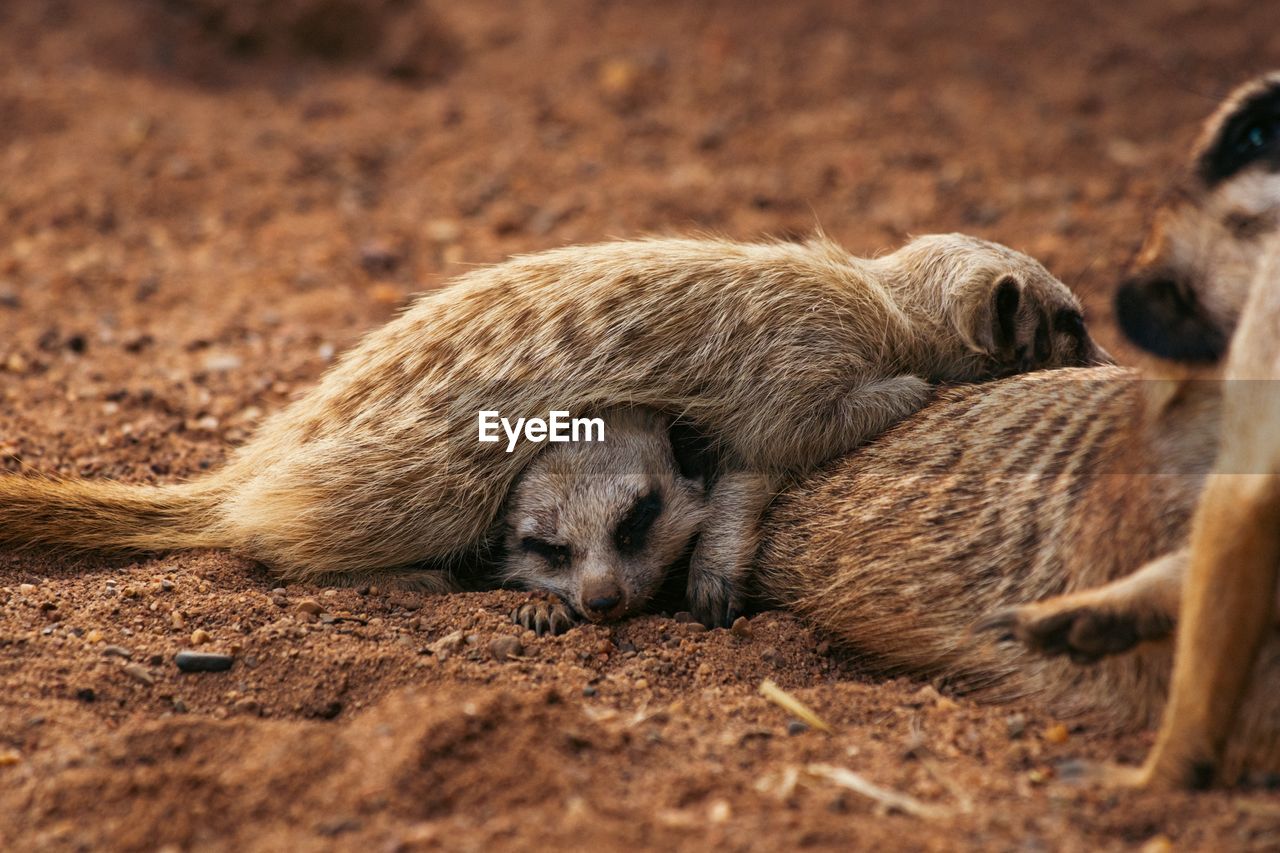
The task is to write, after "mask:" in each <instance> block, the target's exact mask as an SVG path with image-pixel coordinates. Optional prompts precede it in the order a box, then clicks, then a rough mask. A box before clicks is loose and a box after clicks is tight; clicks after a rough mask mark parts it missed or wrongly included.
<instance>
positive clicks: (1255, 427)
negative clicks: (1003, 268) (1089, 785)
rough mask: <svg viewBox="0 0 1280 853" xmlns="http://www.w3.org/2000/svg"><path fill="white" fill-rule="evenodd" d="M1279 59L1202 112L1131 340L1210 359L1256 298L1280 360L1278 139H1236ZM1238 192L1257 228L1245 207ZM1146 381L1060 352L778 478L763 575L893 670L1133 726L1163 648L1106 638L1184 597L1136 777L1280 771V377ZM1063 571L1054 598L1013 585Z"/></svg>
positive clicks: (1266, 346)
mask: <svg viewBox="0 0 1280 853" xmlns="http://www.w3.org/2000/svg"><path fill="white" fill-rule="evenodd" d="M1278 83H1280V78H1277V77H1275V76H1272V77H1270V78H1264V79H1263V80H1262V81H1260V82H1255V83H1253V84H1250V86H1247V87H1244V88H1243V89H1242V90H1241V91H1240V92H1239V93H1238V94H1237V95H1236V96H1235V97H1233V98H1232V99H1230V100H1229V101H1228V103H1227V105H1226V106H1225V107H1224V108H1223V109H1222V110H1220V111H1219V112H1218V113H1217V114H1215V116H1214V117H1213V118H1211V120H1210V122H1209V125H1208V127H1207V129H1206V132H1205V134H1204V136H1203V139H1202V141H1201V143H1200V144H1199V146H1198V147H1197V150H1196V152H1195V155H1194V157H1193V166H1192V169H1191V170H1189V175H1188V177H1187V179H1186V182H1185V183H1184V184H1183V185H1182V190H1181V191H1180V192H1179V193H1178V194H1177V196H1176V197H1175V199H1174V201H1173V202H1172V207H1170V208H1166V209H1165V210H1164V211H1162V212H1161V214H1160V215H1158V216H1157V217H1156V220H1155V222H1156V224H1155V226H1154V228H1155V230H1154V232H1153V235H1152V236H1151V237H1149V239H1148V241H1147V244H1146V249H1145V250H1144V251H1143V253H1141V255H1140V256H1139V259H1138V261H1137V265H1136V270H1135V273H1136V274H1135V275H1134V276H1133V277H1132V278H1131V280H1130V281H1129V282H1128V283H1127V284H1126V286H1125V288H1124V289H1123V290H1122V292H1121V296H1120V298H1119V299H1118V309H1119V311H1120V314H1121V321H1122V325H1124V327H1125V329H1126V331H1127V332H1129V333H1130V334H1131V335H1132V336H1133V337H1134V338H1135V339H1136V340H1138V341H1139V342H1140V343H1142V344H1143V345H1146V346H1149V347H1150V348H1152V349H1153V350H1155V351H1156V352H1158V353H1161V354H1164V355H1167V356H1170V357H1176V358H1181V359H1185V360H1191V361H1212V360H1214V359H1216V358H1218V357H1219V356H1220V355H1221V353H1222V350H1223V348H1224V346H1225V342H1226V341H1227V340H1230V339H1231V337H1232V333H1233V331H1234V330H1235V324H1236V322H1237V320H1238V319H1239V318H1240V317H1241V316H1243V317H1244V318H1245V320H1244V323H1243V326H1242V327H1241V329H1240V330H1239V333H1238V334H1237V335H1236V337H1235V340H1234V343H1233V344H1232V350H1231V356H1230V358H1229V360H1228V362H1227V365H1226V370H1225V375H1226V377H1227V378H1228V379H1231V380H1237V379H1240V378H1241V377H1245V376H1251V377H1255V378H1260V377H1266V378H1269V379H1275V378H1280V347H1278V346H1277V344H1276V330H1277V329H1278V328H1280V260H1276V259H1275V256H1273V260H1272V262H1271V264H1270V265H1266V266H1263V267H1262V268H1261V271H1260V261H1261V259H1262V258H1263V257H1264V256H1265V253H1264V247H1265V246H1266V243H1267V240H1268V238H1269V237H1270V235H1272V234H1274V233H1275V231H1276V230H1277V225H1280V217H1277V213H1280V177H1278V176H1277V174H1276V167H1270V168H1268V166H1267V164H1268V163H1277V164H1280V147H1277V148H1276V149H1266V150H1267V151H1268V152H1272V153H1271V154H1270V156H1271V158H1272V159H1270V160H1266V159H1263V160H1262V161H1258V160H1257V159H1256V158H1254V159H1249V158H1248V157H1246V158H1245V160H1244V161H1243V165H1239V166H1237V165H1235V164H1234V161H1232V160H1231V158H1230V157H1229V156H1227V154H1229V153H1230V152H1229V151H1227V150H1226V149H1225V148H1224V145H1226V144H1227V143H1228V142H1230V141H1231V133H1229V132H1228V131H1230V130H1231V128H1233V127H1234V128H1236V129H1239V122H1238V120H1237V119H1238V117H1239V116H1240V115H1241V114H1242V112H1244V111H1247V110H1249V109H1253V108H1254V107H1256V105H1257V103H1258V101H1257V98H1258V96H1259V95H1260V94H1261V93H1265V92H1269V91H1272V90H1275V89H1276V88H1277V84H1278ZM1278 146H1280V143H1278ZM1235 150H1236V148H1234V147H1233V148H1231V151H1235ZM1247 153H1248V152H1246V154H1247ZM1219 155H1221V156H1219ZM1210 161H1212V164H1213V165H1214V166H1215V167H1221V168H1217V171H1216V173H1215V172H1214V171H1213V170H1208V169H1206V167H1205V164H1206V163H1209V162H1210ZM1224 163H1225V164H1226V165H1225V166H1223V164H1224ZM1214 176H1216V179H1214V180H1210V177H1214ZM1243 199H1248V205H1247V211H1245V210H1244V208H1243V207H1242V205H1243V204H1244V203H1245V202H1244V201H1243ZM1245 213H1247V218H1248V219H1249V220H1250V221H1251V222H1252V223H1253V225H1252V227H1250V228H1246V229H1243V230H1242V229H1240V228H1238V227H1231V223H1232V222H1235V223H1237V224H1238V223H1239V222H1240V221H1242V219H1241V216H1242V215H1244V214H1245ZM1197 220H1198V221H1199V225H1198V227H1197V224H1196V223H1197ZM1171 223H1177V225H1176V226H1174V225H1171ZM1266 223H1271V225H1270V226H1267V225H1266ZM1251 283H1252V285H1253V286H1252V296H1251V297H1249V298H1248V299H1246V296H1247V295H1248V294H1249V293H1250V290H1251V288H1250V284H1251ZM1207 375H1208V376H1211V377H1212V376H1217V375H1219V373H1218V371H1216V370H1215V371H1213V372H1212V373H1209V374H1207ZM1139 380H1140V376H1139V375H1138V374H1136V373H1134V372H1132V371H1123V370H1120V369H1117V368H1107V369H1100V370H1093V371H1057V372H1053V373H1047V374H1037V375H1033V376H1027V377H1018V378H1013V379H1008V380H1005V381H1003V382H1000V383H996V384H994V385H990V386H984V387H981V388H969V389H962V390H959V391H954V392H949V393H947V394H945V395H943V396H942V397H941V399H939V400H938V401H937V402H936V403H934V404H933V405H932V406H930V407H928V408H927V409H925V410H924V411H923V412H921V413H920V414H918V415H917V416H915V417H913V418H912V419H911V420H909V421H908V422H906V423H904V424H902V425H900V426H898V427H896V428H895V429H893V430H891V431H890V432H889V433H888V434H886V435H885V436H883V437H882V438H881V439H879V440H878V441H876V442H875V443H873V444H872V445H871V446H869V447H867V448H865V449H863V450H861V451H859V452H856V453H854V454H852V455H851V456H849V457H847V458H845V459H843V460H840V461H838V462H836V463H834V464H833V465H831V466H830V467H829V468H827V469H826V470H824V471H823V472H820V473H818V474H816V475H814V476H813V477H810V478H808V479H807V480H805V481H804V482H803V483H801V484H800V485H799V486H798V487H797V488H795V489H793V490H791V491H789V492H787V493H785V494H783V495H782V496H781V497H780V498H779V499H778V501H777V502H776V503H775V505H774V507H773V510H772V511H771V513H770V515H769V517H768V519H767V520H766V524H765V528H764V546H763V548H762V550H761V563H762V570H761V576H760V583H761V591H762V593H763V594H764V595H766V596H767V597H769V598H771V599H773V600H775V601H778V602H780V603H783V604H786V605H789V606H793V607H795V608H796V609H798V610H799V611H801V612H802V613H805V614H807V615H808V616H809V617H810V618H812V619H813V620H814V621H815V622H816V623H817V624H819V625H821V626H823V627H825V628H827V629H828V630H830V631H832V632H833V633H834V634H835V635H836V636H837V637H839V638H840V639H841V640H842V641H844V642H845V643H846V644H847V645H848V646H850V647H851V648H852V649H854V650H855V651H858V652H860V653H863V654H865V655H867V656H868V657H869V658H870V659H871V660H873V661H876V662H878V663H879V665H880V666H881V667H883V668H884V669H887V670H893V671H905V672H913V673H920V674H930V675H937V676H939V677H943V678H947V679H951V680H953V681H955V682H957V683H960V684H963V685H965V686H968V687H970V688H973V689H976V690H979V691H981V692H982V693H983V694H984V695H987V696H990V697H993V698H1001V697H1008V696H1011V695H1036V696H1039V697H1041V699H1043V701H1045V702H1046V703H1048V704H1049V705H1050V706H1051V707H1053V708H1054V709H1055V711H1057V712H1059V713H1070V712H1076V711H1092V712H1094V713H1096V714H1099V715H1101V717H1102V718H1103V719H1108V720H1110V721H1111V722H1112V723H1115V724H1118V725H1143V724H1149V723H1151V722H1154V720H1155V719H1156V715H1157V714H1158V713H1159V711H1160V709H1161V707H1162V705H1163V700H1164V697H1165V695H1166V693H1167V692H1168V680H1169V673H1170V668H1171V649H1170V648H1169V645H1170V644H1168V643H1146V644H1143V645H1140V646H1138V648H1136V649H1135V650H1134V651H1132V652H1131V653H1130V654H1128V655H1125V656H1121V657H1106V656H1107V655H1111V654H1113V653H1114V652H1117V651H1121V650H1123V649H1126V648H1128V647H1129V646H1131V645H1133V644H1134V643H1137V642H1140V641H1143V640H1148V639H1158V638H1161V637H1164V636H1166V635H1167V634H1168V632H1169V631H1170V630H1171V629H1172V627H1173V625H1174V623H1175V622H1176V621H1177V620H1178V619H1179V618H1180V619H1181V620H1182V621H1183V623H1184V624H1183V625H1182V627H1181V629H1180V630H1179V637H1178V668H1177V672H1176V674H1175V675H1174V681H1175V685H1174V688H1173V696H1172V700H1171V705H1170V710H1169V713H1168V715H1167V717H1166V723H1165V726H1164V728H1163V729H1162V731H1161V735H1160V738H1159V741H1158V744H1157V747H1156V750H1155V751H1154V754H1153V757H1152V759H1151V760H1150V761H1149V762H1148V764H1147V766H1146V768H1145V769H1144V770H1143V771H1142V772H1141V773H1138V774H1135V775H1133V776H1131V777H1129V778H1130V781H1136V782H1138V783H1140V784H1190V783H1202V782H1204V781H1206V780H1207V779H1209V778H1219V779H1226V780H1232V779H1235V778H1238V777H1239V775H1240V774H1241V773H1242V772H1244V771H1245V770H1250V769H1252V770H1263V771H1268V772H1276V771H1280V719H1277V715H1276V714H1275V705H1276V700H1277V696H1276V690H1277V688H1278V686H1280V639H1278V638H1277V637H1276V636H1275V635H1274V634H1268V633H1267V631H1266V626H1267V625H1268V624H1269V623H1270V622H1271V620H1272V618H1273V617H1274V612H1273V608H1274V596H1275V571H1276V566H1277V563H1278V562H1280V542H1277V539H1278V538H1280V524H1277V521H1278V520H1280V489H1277V488H1276V485H1275V484H1276V475H1277V473H1280V453H1278V451H1280V408H1278V407H1277V400H1280V397H1277V395H1276V393H1275V392H1274V391H1272V389H1271V388H1270V387H1269V386H1270V385H1272V384H1274V383H1271V382H1252V383H1242V382H1237V381H1231V382H1228V383H1226V385H1225V388H1226V389H1227V390H1226V391H1225V394H1224V391H1223V388H1224V385H1223V383H1220V382H1217V381H1199V380H1198V379H1196V378H1193V376H1192V375H1190V374H1186V373H1181V374H1179V375H1178V377H1177V378H1175V379H1174V380H1172V381H1167V382H1163V381H1162V382H1153V381H1139ZM1220 427H1221V430H1222V432H1221V434H1222V435H1223V436H1224V438H1223V446H1224V452H1223V454H1222V456H1221V457H1220V458H1218V459H1217V466H1218V467H1217V468H1216V469H1215V467H1214V466H1215V456H1216V452H1217V446H1218V436H1219V434H1220V432H1219V430H1220ZM1211 472H1213V474H1212V477H1210V473H1211ZM1206 482H1208V485H1207V486H1206ZM1202 494H1203V498H1202ZM1197 504H1199V508H1198V509H1197ZM1193 515H1194V518H1195V521H1194V523H1193V521H1192V518H1193ZM904 559H905V560H907V561H909V568H907V569H904V565H903V562H904ZM1138 569H1140V571H1136V572H1135V570H1138ZM1184 571H1185V572H1186V573H1187V576H1188V577H1187V580H1186V583H1185V585H1184V583H1183V581H1182V574H1183V572H1184ZM1072 593H1074V594H1072ZM1048 596H1060V597H1058V598H1053V599H1050V600H1048V601H1044V602H1042V603H1040V604H1034V605H1030V606H1026V607H1021V608H1017V609H1014V610H1012V611H1010V610H1009V609H1008V608H1010V607H1011V606H1013V607H1016V606H1017V605H1020V604H1023V603H1025V602H1027V601H1034V600H1036V599H1043V598H1046V597H1048ZM1179 602H1181V606H1182V612H1181V615H1180V616H1179V614H1178V613H1177V608H1178V606H1179ZM983 612H994V613H996V614H998V615H997V617H996V618H995V619H994V620H992V621H993V622H994V623H995V624H997V625H1002V626H1006V627H1009V628H1010V629H1011V630H1012V631H1013V633H1014V634H1016V635H1017V636H1018V637H1020V638H1021V639H1022V640H1024V641H1025V642H1028V643H1030V644H1031V645H1033V646H1035V647H1036V648H1037V649H1039V650H1041V651H1049V652H1059V653H1063V652H1065V653H1068V654H1070V655H1073V656H1075V657H1077V658H1083V659H1097V658H1099V657H1103V659H1102V660H1101V661H1100V662H1099V663H1098V664H1097V665H1096V666H1094V667H1090V668H1081V667H1077V666H1072V665H1070V664H1068V663H1066V662H1065V661H1061V660H1049V659H1044V658H1042V657H1039V656H1034V655H1029V654H1028V653H1027V652H1026V651H1025V650H1024V649H1023V648H1022V647H1021V646H1017V645H1010V644H1008V643H1004V642H998V641H997V640H996V639H995V638H994V637H993V636H992V635H991V634H986V633H974V632H973V631H972V630H971V627H972V623H973V620H974V618H975V616H977V615H978V614H981V613H983ZM1255 661H1256V663H1255ZM1249 685H1252V687H1251V688H1250V686H1249ZM1250 690H1251V692H1250ZM1237 708H1238V709H1239V713H1238V715H1237V714H1236V713H1235V712H1236V710H1237ZM1233 720H1234V721H1235V725H1234V727H1232V726H1231V723H1232V721H1233ZM1228 734H1230V737H1228Z"/></svg>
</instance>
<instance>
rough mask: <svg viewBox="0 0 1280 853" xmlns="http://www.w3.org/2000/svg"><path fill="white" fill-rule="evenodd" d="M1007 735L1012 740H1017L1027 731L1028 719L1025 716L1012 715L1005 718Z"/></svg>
mask: <svg viewBox="0 0 1280 853" xmlns="http://www.w3.org/2000/svg"><path fill="white" fill-rule="evenodd" d="M1004 728H1005V733H1006V734H1008V735H1009V737H1010V739H1012V740H1016V739H1018V738H1020V737H1022V735H1023V734H1024V733H1025V732H1026V730H1027V718H1026V716H1024V715H1023V714H1010V715H1009V716H1007V717H1005V718H1004Z"/></svg>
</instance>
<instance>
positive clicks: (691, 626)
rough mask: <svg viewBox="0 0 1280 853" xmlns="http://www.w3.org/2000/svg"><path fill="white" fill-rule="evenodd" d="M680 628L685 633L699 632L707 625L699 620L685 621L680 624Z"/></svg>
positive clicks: (704, 629) (705, 628)
mask: <svg viewBox="0 0 1280 853" xmlns="http://www.w3.org/2000/svg"><path fill="white" fill-rule="evenodd" d="M680 630H681V631H683V632H684V633H686V634H701V633H702V632H704V631H706V630H707V626H706V625H703V624H702V623H701V622H685V623H683V624H681V625H680Z"/></svg>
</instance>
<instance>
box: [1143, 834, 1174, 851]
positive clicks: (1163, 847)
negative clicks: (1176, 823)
mask: <svg viewBox="0 0 1280 853" xmlns="http://www.w3.org/2000/svg"><path fill="white" fill-rule="evenodd" d="M1138 851H1139V853H1173V842H1172V841H1170V840H1169V836H1167V835H1153V836H1151V837H1150V838H1148V839H1147V840H1146V841H1145V842H1143V844H1142V846H1141V847H1139V848H1138Z"/></svg>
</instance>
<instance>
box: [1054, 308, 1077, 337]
mask: <svg viewBox="0 0 1280 853" xmlns="http://www.w3.org/2000/svg"><path fill="white" fill-rule="evenodd" d="M1053 330H1054V331H1055V332H1060V333H1062V334H1064V335H1070V336H1071V337H1073V338H1083V337H1084V315H1083V314H1081V313H1080V312H1079V311H1076V310H1075V309H1074V308H1059V309H1058V313H1057V314H1055V315H1054V316H1053Z"/></svg>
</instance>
